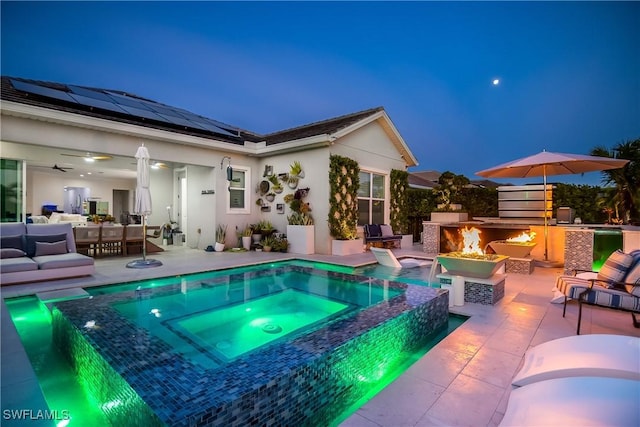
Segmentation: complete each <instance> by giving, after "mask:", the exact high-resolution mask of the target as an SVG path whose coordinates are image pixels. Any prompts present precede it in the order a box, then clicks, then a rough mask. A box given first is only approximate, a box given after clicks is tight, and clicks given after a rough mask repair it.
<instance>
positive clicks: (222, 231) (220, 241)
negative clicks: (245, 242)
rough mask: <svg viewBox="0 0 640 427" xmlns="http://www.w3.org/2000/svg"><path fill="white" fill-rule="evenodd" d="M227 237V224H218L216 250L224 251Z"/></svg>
mask: <svg viewBox="0 0 640 427" xmlns="http://www.w3.org/2000/svg"><path fill="white" fill-rule="evenodd" d="M226 238H227V226H226V225H224V224H220V225H218V228H216V244H215V246H214V248H215V250H216V252H222V251H224V242H225V239H226Z"/></svg>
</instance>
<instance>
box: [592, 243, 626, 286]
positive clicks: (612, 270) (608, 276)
mask: <svg viewBox="0 0 640 427" xmlns="http://www.w3.org/2000/svg"><path fill="white" fill-rule="evenodd" d="M632 262H633V257H632V256H631V255H629V254H625V253H624V252H622V251H621V250H620V249H618V250H617V251H615V252H613V253H612V254H611V255H609V258H607V260H606V261H605V262H604V265H603V266H602V268H601V269H600V271H599V272H598V277H597V279H598V280H602V281H603V282H621V281H622V279H624V276H626V275H627V271H628V270H629V267H631V263H632ZM601 283H602V282H601ZM602 285H603V286H605V287H607V288H612V287H613V284H611V285H607V283H602Z"/></svg>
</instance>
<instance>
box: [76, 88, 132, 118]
mask: <svg viewBox="0 0 640 427" xmlns="http://www.w3.org/2000/svg"><path fill="white" fill-rule="evenodd" d="M69 96H71V97H72V98H73V99H75V100H76V101H78V104H81V105H84V106H87V107H96V108H101V109H103V110H109V111H114V112H116V113H121V114H122V113H125V114H126V113H127V111H125V110H123V109H122V108H120V107H118V106H117V105H116V104H114V103H113V102H105V101H101V100H99V99H96V98H90V97H88V96H82V95H78V94H76V93H72V94H69Z"/></svg>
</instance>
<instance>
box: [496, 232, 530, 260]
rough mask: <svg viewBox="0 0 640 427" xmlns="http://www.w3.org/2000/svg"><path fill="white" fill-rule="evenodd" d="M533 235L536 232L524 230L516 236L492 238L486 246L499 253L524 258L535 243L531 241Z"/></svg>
mask: <svg viewBox="0 0 640 427" xmlns="http://www.w3.org/2000/svg"><path fill="white" fill-rule="evenodd" d="M535 237H536V233H535V232H533V231H531V232H529V233H526V232H524V233H522V234H521V235H519V236H518V237H512V238H511V239H507V240H494V241H493V242H491V243H489V245H488V246H490V247H491V249H493V251H494V252H495V253H497V254H499V255H507V256H510V257H512V258H526V257H527V256H529V254H530V253H531V250H532V249H533V248H534V247H535V245H536V243H534V242H533V239H534V238H535Z"/></svg>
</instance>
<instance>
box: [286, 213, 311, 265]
mask: <svg viewBox="0 0 640 427" xmlns="http://www.w3.org/2000/svg"><path fill="white" fill-rule="evenodd" d="M287 222H288V225H287V240H288V241H289V244H290V251H291V252H292V253H294V254H306V255H309V254H313V253H314V252H315V233H314V232H315V228H314V226H313V218H312V217H311V215H309V214H308V213H305V212H293V213H292V214H291V215H289V216H288V217H287Z"/></svg>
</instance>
